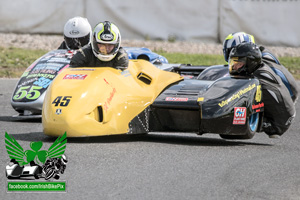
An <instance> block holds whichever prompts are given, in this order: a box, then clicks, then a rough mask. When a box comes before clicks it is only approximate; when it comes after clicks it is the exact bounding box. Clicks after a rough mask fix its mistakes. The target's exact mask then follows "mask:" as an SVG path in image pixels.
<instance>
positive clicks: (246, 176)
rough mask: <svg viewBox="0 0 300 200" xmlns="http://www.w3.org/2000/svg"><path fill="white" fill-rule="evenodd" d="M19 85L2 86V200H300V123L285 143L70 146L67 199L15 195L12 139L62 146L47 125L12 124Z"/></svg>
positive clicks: (118, 140) (183, 138) (214, 140)
mask: <svg viewBox="0 0 300 200" xmlns="http://www.w3.org/2000/svg"><path fill="white" fill-rule="evenodd" d="M16 82H17V79H0V110H1V114H0V130H1V132H0V133H1V134H0V141H1V143H0V154H1V156H0V158H1V165H0V180H1V184H0V190H1V199H14V200H15V199H56V200H59V199H75V200H76V199H180V200H182V199H212V200H215V199H221V200H222V199H224V200H227V199H237V200H241V199H247V200H248V199H272V200H273V199H276V200H277V199H284V200H287V199H293V200H294V199H295V200H296V199H300V120H299V116H297V118H296V120H295V122H294V123H293V125H292V126H291V128H290V129H289V131H288V132H286V133H285V134H284V135H283V136H282V137H281V138H280V139H269V138H268V137H267V136H266V135H265V134H264V133H258V134H257V135H255V137H254V138H253V139H251V140H234V141H230V140H223V139H221V138H219V136H218V135H213V134H207V135H203V136H198V135H195V134H180V133H172V134H165V133H164V134H162V133H150V134H148V135H141V136H138V135H136V136H132V135H120V136H108V137H92V138H80V139H68V142H67V148H66V152H65V153H66V155H67V157H68V159H69V162H68V164H67V168H66V171H65V173H64V174H63V175H62V176H61V179H60V181H66V188H67V190H66V192H63V193H57V192H50V193H46V192H12V193H8V192H7V183H8V181H9V180H8V179H7V178H6V176H5V166H6V165H7V164H8V162H9V157H8V154H7V152H6V150H5V139H4V134H5V132H7V133H9V134H10V135H12V136H13V137H14V138H15V139H16V140H17V141H18V142H19V143H20V144H21V146H22V147H23V148H24V150H26V149H30V147H29V144H30V142H33V141H42V142H43V144H44V146H43V147H45V148H46V149H47V148H49V147H50V145H51V144H52V143H53V142H54V140H55V139H54V138H50V137H48V136H45V135H44V134H43V133H42V125H41V121H40V120H31V121H29V120H25V121H24V120H16V119H14V118H12V117H11V116H12V115H15V114H16V112H15V111H14V110H13V109H12V108H11V106H10V97H11V95H12V92H13V89H14V87H15V84H16ZM297 112H298V113H300V111H299V103H298V105H297ZM279 117H280V116H279ZM40 180H41V179H40Z"/></svg>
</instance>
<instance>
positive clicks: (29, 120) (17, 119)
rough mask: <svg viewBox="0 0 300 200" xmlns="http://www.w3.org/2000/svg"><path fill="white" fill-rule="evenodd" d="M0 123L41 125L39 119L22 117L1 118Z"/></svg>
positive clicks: (40, 119)
mask: <svg viewBox="0 0 300 200" xmlns="http://www.w3.org/2000/svg"><path fill="white" fill-rule="evenodd" d="M0 121H3V122H19V123H41V122H42V118H41V117H32V118H29V117H28V118H23V117H13V116H1V117H0Z"/></svg>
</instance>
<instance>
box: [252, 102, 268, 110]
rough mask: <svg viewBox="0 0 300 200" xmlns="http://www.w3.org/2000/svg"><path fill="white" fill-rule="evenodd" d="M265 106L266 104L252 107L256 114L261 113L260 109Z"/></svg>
mask: <svg viewBox="0 0 300 200" xmlns="http://www.w3.org/2000/svg"><path fill="white" fill-rule="evenodd" d="M264 106H265V104H264V103H259V104H257V105H252V110H255V112H260V109H261V108H263V107H264Z"/></svg>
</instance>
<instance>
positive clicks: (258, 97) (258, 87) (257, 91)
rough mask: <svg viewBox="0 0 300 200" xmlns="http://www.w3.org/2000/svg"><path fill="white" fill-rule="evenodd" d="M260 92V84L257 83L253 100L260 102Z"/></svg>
mask: <svg viewBox="0 0 300 200" xmlns="http://www.w3.org/2000/svg"><path fill="white" fill-rule="evenodd" d="M261 94H262V92H261V85H258V86H257V87H256V95H255V101H256V102H261Z"/></svg>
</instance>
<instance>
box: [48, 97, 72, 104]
mask: <svg viewBox="0 0 300 200" xmlns="http://www.w3.org/2000/svg"><path fill="white" fill-rule="evenodd" d="M71 98H72V97H71V96H64V97H63V96H58V97H56V98H55V99H54V101H53V102H52V104H55V105H54V106H58V105H59V106H68V105H69V103H70V101H71Z"/></svg>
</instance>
